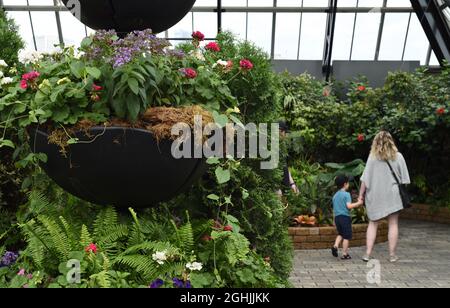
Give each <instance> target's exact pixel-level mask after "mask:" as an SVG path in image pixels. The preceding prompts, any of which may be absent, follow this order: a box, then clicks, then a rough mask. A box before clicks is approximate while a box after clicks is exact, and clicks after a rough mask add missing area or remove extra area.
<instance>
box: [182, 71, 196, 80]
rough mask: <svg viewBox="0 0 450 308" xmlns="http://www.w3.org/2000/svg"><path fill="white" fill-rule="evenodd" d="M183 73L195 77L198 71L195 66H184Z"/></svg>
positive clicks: (190, 77) (188, 76) (185, 75)
mask: <svg viewBox="0 0 450 308" xmlns="http://www.w3.org/2000/svg"><path fill="white" fill-rule="evenodd" d="M181 73H182V74H183V75H184V77H186V78H189V79H194V78H196V77H197V75H198V74H197V71H196V70H194V69H193V68H183V69H181Z"/></svg>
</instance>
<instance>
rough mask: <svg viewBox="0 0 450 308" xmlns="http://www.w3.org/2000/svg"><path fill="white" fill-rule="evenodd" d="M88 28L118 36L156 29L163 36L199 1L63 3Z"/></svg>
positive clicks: (93, 0) (86, 0) (65, 0)
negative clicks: (113, 31) (115, 32)
mask: <svg viewBox="0 0 450 308" xmlns="http://www.w3.org/2000/svg"><path fill="white" fill-rule="evenodd" d="M63 3H64V5H66V6H67V7H68V8H69V10H71V12H72V14H74V15H75V16H76V17H77V18H79V19H80V20H81V22H82V23H83V24H85V25H86V26H88V27H90V28H92V29H95V30H100V29H107V30H111V29H114V30H116V31H117V32H118V33H128V32H132V31H135V30H144V29H152V30H153V32H154V33H160V32H163V31H165V30H167V29H169V28H171V27H172V26H174V25H175V24H177V23H178V22H179V21H180V20H181V19H183V17H184V16H185V15H186V14H187V13H188V12H189V11H190V10H191V9H192V7H193V6H194V3H195V0H150V1H148V0H147V1H144V0H77V1H73V0H63Z"/></svg>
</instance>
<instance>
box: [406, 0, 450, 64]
mask: <svg viewBox="0 0 450 308" xmlns="http://www.w3.org/2000/svg"><path fill="white" fill-rule="evenodd" d="M446 2H449V1H446ZM411 4H412V6H413V8H414V10H415V11H416V13H417V16H418V18H419V20H420V22H421V24H422V27H423V29H424V31H425V34H426V35H427V37H428V40H429V41H430V44H431V48H432V49H433V51H434V53H435V54H436V57H437V59H438V61H439V63H440V64H441V65H443V64H444V62H445V61H450V29H449V27H448V23H447V22H446V20H445V19H444V16H443V15H442V8H440V7H439V6H438V4H437V2H436V1H435V0H411Z"/></svg>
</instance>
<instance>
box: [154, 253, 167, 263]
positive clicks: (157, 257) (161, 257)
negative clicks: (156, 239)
mask: <svg viewBox="0 0 450 308" xmlns="http://www.w3.org/2000/svg"><path fill="white" fill-rule="evenodd" d="M152 259H153V261H156V263H158V264H159V265H163V264H164V262H165V261H167V251H157V252H155V253H154V254H153V255H152Z"/></svg>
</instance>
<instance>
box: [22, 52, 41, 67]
mask: <svg viewBox="0 0 450 308" xmlns="http://www.w3.org/2000/svg"><path fill="white" fill-rule="evenodd" d="M43 58H44V55H43V54H42V53H40V52H38V51H34V50H22V51H21V52H20V53H19V61H20V62H21V63H23V64H25V65H28V64H36V63H37V62H39V61H40V60H42V59H43Z"/></svg>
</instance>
